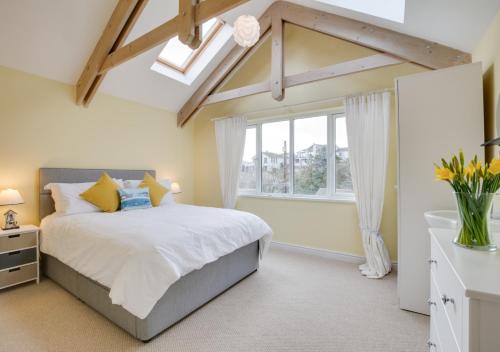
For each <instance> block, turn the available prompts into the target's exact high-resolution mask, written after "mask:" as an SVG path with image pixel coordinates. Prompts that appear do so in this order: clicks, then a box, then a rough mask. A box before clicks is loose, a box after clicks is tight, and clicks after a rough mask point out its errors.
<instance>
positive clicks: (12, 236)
mask: <svg viewBox="0 0 500 352" xmlns="http://www.w3.org/2000/svg"><path fill="white" fill-rule="evenodd" d="M7 237H8V238H17V237H21V235H20V234H17V235H9V236H7Z"/></svg>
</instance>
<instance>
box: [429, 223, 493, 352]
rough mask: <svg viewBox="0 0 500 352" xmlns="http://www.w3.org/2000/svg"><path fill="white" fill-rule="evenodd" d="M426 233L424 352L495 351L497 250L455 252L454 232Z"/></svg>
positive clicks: (457, 250)
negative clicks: (428, 319)
mask: <svg viewBox="0 0 500 352" xmlns="http://www.w3.org/2000/svg"><path fill="white" fill-rule="evenodd" d="M429 232H430V234H431V258H430V259H429V265H430V272H431V283H430V284H431V285H430V286H431V292H430V297H429V306H430V313H431V328H430V335H429V336H430V338H429V343H428V345H429V351H432V352H498V351H500V252H492V253H488V252H479V251H473V250H469V249H464V248H460V247H458V246H456V245H454V244H453V243H452V240H453V238H454V236H455V231H454V230H447V229H430V230H429ZM499 239H500V238H499ZM497 243H500V242H497Z"/></svg>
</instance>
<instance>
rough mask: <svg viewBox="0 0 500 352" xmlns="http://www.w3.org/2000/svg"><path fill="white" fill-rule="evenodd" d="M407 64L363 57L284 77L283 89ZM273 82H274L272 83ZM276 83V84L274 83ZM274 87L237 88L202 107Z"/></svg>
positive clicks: (387, 58) (266, 84) (382, 56)
mask: <svg viewBox="0 0 500 352" xmlns="http://www.w3.org/2000/svg"><path fill="white" fill-rule="evenodd" d="M404 62H406V61H405V60H402V59H398V58H396V57H393V56H390V55H386V54H375V55H372V56H367V57H363V58H361V59H355V60H351V61H346V62H342V63H339V64H334V65H330V66H326V67H322V68H319V69H315V70H311V71H307V72H303V73H298V74H294V75H290V76H286V77H284V80H283V87H284V88H291V87H295V86H299V85H302V84H307V83H312V82H317V81H322V80H325V79H330V78H335V77H341V76H345V75H350V74H353V73H359V72H364V71H369V70H374V69H377V68H382V67H387V66H393V65H399V64H402V63H404ZM271 82H272V81H271ZM273 83H274V82H273ZM272 86H273V84H271V83H270V82H269V81H265V82H260V83H256V84H251V85H248V86H245V87H240V88H235V89H231V90H227V91H224V92H220V93H214V94H211V95H209V96H208V97H207V98H206V99H205V101H204V102H203V104H202V106H207V105H211V104H216V103H220V102H223V101H229V100H233V99H238V98H243V97H248V96H251V95H255V94H260V93H266V92H271V91H272Z"/></svg>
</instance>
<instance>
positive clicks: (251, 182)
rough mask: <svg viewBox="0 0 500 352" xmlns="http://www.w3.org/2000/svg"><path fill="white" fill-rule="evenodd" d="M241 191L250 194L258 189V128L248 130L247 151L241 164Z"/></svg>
mask: <svg viewBox="0 0 500 352" xmlns="http://www.w3.org/2000/svg"><path fill="white" fill-rule="evenodd" d="M239 187H240V190H242V191H245V192H249V191H253V192H255V190H256V189H257V128H256V127H249V128H247V134H246V138H245V151H244V153H243V162H242V163H241V173H240V185H239Z"/></svg>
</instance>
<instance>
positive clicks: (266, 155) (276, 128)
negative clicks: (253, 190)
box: [261, 121, 290, 193]
mask: <svg viewBox="0 0 500 352" xmlns="http://www.w3.org/2000/svg"><path fill="white" fill-rule="evenodd" d="M289 135H290V122H289V121H279V122H271V123H264V124H262V155H261V158H262V192H264V193H288V190H289V188H290V183H289V182H290V181H289V165H288V163H289V155H290V154H289V153H290V151H289V150H290V141H289Z"/></svg>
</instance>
